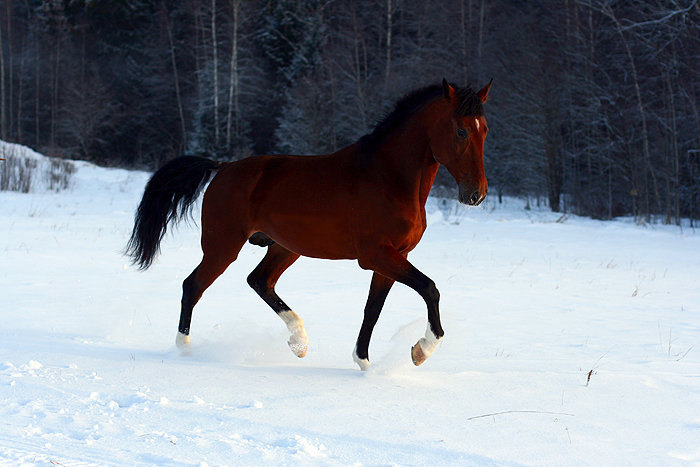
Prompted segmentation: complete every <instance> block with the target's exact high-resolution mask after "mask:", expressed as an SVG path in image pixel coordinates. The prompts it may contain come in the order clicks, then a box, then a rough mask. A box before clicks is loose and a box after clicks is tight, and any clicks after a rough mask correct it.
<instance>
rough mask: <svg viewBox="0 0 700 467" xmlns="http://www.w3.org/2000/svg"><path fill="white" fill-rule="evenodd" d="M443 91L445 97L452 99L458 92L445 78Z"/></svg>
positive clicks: (443, 79)
mask: <svg viewBox="0 0 700 467" xmlns="http://www.w3.org/2000/svg"><path fill="white" fill-rule="evenodd" d="M442 93H443V94H444V95H445V99H452V98H453V97H454V96H455V94H456V92H455V88H453V87H452V86H450V83H448V82H447V80H446V79H445V78H442Z"/></svg>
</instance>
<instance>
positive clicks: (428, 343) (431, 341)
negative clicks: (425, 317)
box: [418, 324, 442, 358]
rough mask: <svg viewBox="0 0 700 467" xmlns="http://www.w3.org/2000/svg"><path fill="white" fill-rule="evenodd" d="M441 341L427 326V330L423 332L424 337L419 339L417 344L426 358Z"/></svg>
mask: <svg viewBox="0 0 700 467" xmlns="http://www.w3.org/2000/svg"><path fill="white" fill-rule="evenodd" d="M441 340H442V337H440V338H438V337H437V336H436V335H435V334H433V330H432V329H430V324H428V329H426V330H425V337H421V338H420V339H419V340H418V344H420V348H421V350H423V355H425V357H426V358H428V357H430V356H431V355H432V354H433V352H434V351H435V348H436V347H437V345H438V344H439V343H440V341H441Z"/></svg>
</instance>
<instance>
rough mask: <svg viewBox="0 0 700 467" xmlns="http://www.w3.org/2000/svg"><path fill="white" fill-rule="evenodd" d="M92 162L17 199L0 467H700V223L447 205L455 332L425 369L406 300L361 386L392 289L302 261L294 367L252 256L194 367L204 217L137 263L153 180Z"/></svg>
mask: <svg viewBox="0 0 700 467" xmlns="http://www.w3.org/2000/svg"><path fill="white" fill-rule="evenodd" d="M0 163H2V162H0ZM77 168H78V171H77V173H76V174H75V180H74V183H73V188H72V189H71V190H70V191H64V192H60V193H54V192H51V191H46V190H39V191H36V192H34V193H30V194H19V193H10V192H1V193H0V317H1V323H0V464H8V465H20V464H29V465H33V464H40V465H42V464H43V465H46V464H57V465H94V464H99V465H192V464H194V465H223V464H228V465H246V464H254V465H261V464H266V465H275V464H284V465H352V464H358V465H360V464H362V465H397V464H398V465H427V464H430V465H492V464H493V465H501V464H505V465H510V464H516V465H517V464H524V465H683V464H691V463H695V464H698V463H700V280H699V279H700V233H698V232H695V231H693V230H691V229H688V228H686V229H682V230H681V229H679V228H678V227H666V226H647V227H640V226H637V225H635V224H634V223H633V222H631V221H626V220H622V221H615V222H599V221H593V220H590V219H584V218H578V217H575V216H568V217H566V218H562V219H560V218H559V215H556V214H552V213H548V212H546V211H544V210H541V211H538V210H530V211H526V210H524V209H523V203H522V202H520V201H517V200H512V199H508V200H506V203H505V204H504V205H497V204H495V202H496V199H495V198H494V197H492V198H489V199H488V201H487V202H486V203H485V204H484V205H482V207H479V208H463V207H460V206H457V205H455V204H454V203H451V202H442V201H437V200H434V199H431V200H430V201H429V205H428V208H429V209H428V210H429V212H430V214H429V223H430V226H429V227H428V230H427V232H426V234H425V236H424V238H423V241H422V243H421V244H420V245H419V247H418V248H417V249H416V250H415V251H414V252H413V253H412V255H411V256H410V259H411V260H412V261H413V263H414V264H415V265H416V266H417V267H418V268H419V269H421V270H422V271H424V272H425V273H426V274H427V275H429V276H430V277H432V278H433V279H434V280H435V282H436V284H437V285H438V288H439V289H440V291H441V294H442V301H441V309H442V317H443V326H444V328H445V332H446V335H445V339H444V341H443V343H442V344H441V345H440V346H439V347H438V348H437V350H436V351H435V353H434V354H433V356H432V357H431V358H430V359H428V361H427V362H426V363H425V364H424V365H423V366H421V367H414V366H413V364H412V363H411V358H410V348H411V346H412V345H413V344H414V343H415V341H416V340H417V339H418V338H419V337H420V336H422V334H423V332H424V330H425V323H426V312H425V306H424V304H423V302H422V300H421V299H420V298H419V297H418V295H417V294H415V293H414V292H413V291H411V290H409V289H408V288H406V287H404V286H401V285H397V286H395V287H394V289H393V290H392V292H391V294H390V295H389V299H388V301H387V303H386V306H385V308H384V312H383V313H382V316H381V318H380V320H379V323H378V325H377V328H376V330H375V333H374V336H373V338H372V344H371V346H370V356H371V360H372V366H371V367H370V369H369V370H368V371H367V372H361V371H359V369H358V368H357V367H356V365H355V364H354V363H353V360H352V357H351V352H352V350H353V346H354V342H355V338H356V335H357V332H358V330H359V326H360V322H361V320H362V308H363V306H364V301H365V298H366V294H367V289H368V285H369V280H370V276H371V274H370V273H368V272H367V271H362V270H361V269H360V268H359V267H358V266H357V265H356V264H355V263H353V262H350V261H339V262H332V261H320V260H310V259H303V258H302V259H301V260H300V261H298V262H297V263H296V264H295V265H294V266H292V268H291V269H290V270H289V271H288V272H287V273H286V274H285V275H284V276H283V277H282V279H281V280H280V283H279V285H278V292H279V293H280V296H282V297H283V298H284V299H285V301H287V303H289V304H290V305H291V306H292V307H293V308H294V309H295V311H297V312H298V313H299V314H300V315H301V316H302V318H303V319H304V320H305V322H306V329H307V332H308V334H309V338H310V346H309V351H308V354H307V356H306V358H304V359H298V358H296V357H295V356H294V355H293V354H292V353H291V352H290V351H289V349H288V348H287V344H286V340H287V330H286V328H285V326H284V323H283V322H282V321H281V320H280V319H278V318H277V317H276V316H275V315H274V314H273V312H272V311H271V310H269V309H268V308H267V306H266V305H265V304H264V303H263V302H262V300H260V299H259V298H258V297H257V295H255V293H254V292H253V291H252V290H250V289H249V287H248V286H247V284H246V282H245V277H246V276H247V274H248V273H249V272H250V271H251V270H252V268H253V267H254V266H255V265H256V264H257V262H258V261H259V260H260V259H261V258H262V256H263V254H264V250H263V249H261V248H257V247H253V246H251V245H247V246H246V247H245V248H244V250H243V251H242V253H241V255H240V258H239V260H238V261H237V262H236V263H234V264H233V265H232V266H231V267H230V268H229V270H228V271H227V272H226V273H225V274H224V275H223V276H222V277H221V278H220V279H219V280H218V281H217V282H216V283H215V284H214V285H213V286H212V287H211V288H210V289H209V290H208V291H207V292H206V294H205V296H204V298H203V299H202V301H201V302H200V303H199V305H198V306H197V307H196V308H195V313H194V319H193V322H192V334H191V335H192V350H191V352H190V353H189V354H187V355H183V354H182V353H181V352H180V351H178V350H176V348H175V345H174V340H175V334H176V330H177V321H178V317H179V302H180V293H181V282H182V280H183V279H184V278H185V277H186V276H187V275H188V274H189V273H190V271H191V270H192V268H193V267H194V266H196V264H197V263H198V261H199V258H200V249H199V230H198V228H197V226H196V225H194V226H187V225H182V226H181V227H180V228H179V229H178V230H177V231H176V232H175V233H174V234H173V235H169V236H168V237H167V238H166V240H165V241H164V243H163V251H162V254H161V256H159V258H158V260H157V262H156V264H155V265H154V266H153V267H152V268H151V269H149V270H148V271H146V272H139V271H137V270H136V269H135V268H134V267H132V266H131V265H130V264H129V262H128V260H127V258H125V257H124V256H122V254H121V251H122V249H123V248H124V246H125V243H126V241H127V238H128V236H129V234H130V231H131V228H132V222H133V211H134V209H135V207H136V205H137V203H138V200H139V198H140V196H141V194H142V190H143V186H144V184H145V182H146V180H147V178H148V174H146V173H141V172H129V171H124V170H116V169H100V168H96V167H94V166H91V165H89V164H86V163H78V164H77ZM557 220H560V222H557Z"/></svg>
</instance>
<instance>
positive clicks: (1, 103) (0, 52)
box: [0, 24, 7, 139]
mask: <svg viewBox="0 0 700 467" xmlns="http://www.w3.org/2000/svg"><path fill="white" fill-rule="evenodd" d="M2 31H3V28H2V25H1V24H0V138H2V139H6V138H7V114H6V111H5V47H4V45H3V41H2V35H3V32H2Z"/></svg>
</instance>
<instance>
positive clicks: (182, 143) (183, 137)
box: [163, 3, 187, 153]
mask: <svg viewBox="0 0 700 467" xmlns="http://www.w3.org/2000/svg"><path fill="white" fill-rule="evenodd" d="M163 17H164V20H165V28H166V29H167V32H168V43H169V44H170V63H171V65H172V67H173V77H174V79H175V98H176V100H177V110H178V114H179V115H180V153H181V152H182V150H183V149H184V148H185V147H187V130H186V127H185V112H184V109H183V106H182V97H181V94H180V76H179V74H178V71H177V60H175V43H174V42H173V30H172V27H171V25H170V15H169V13H168V10H167V9H166V8H165V3H163Z"/></svg>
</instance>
